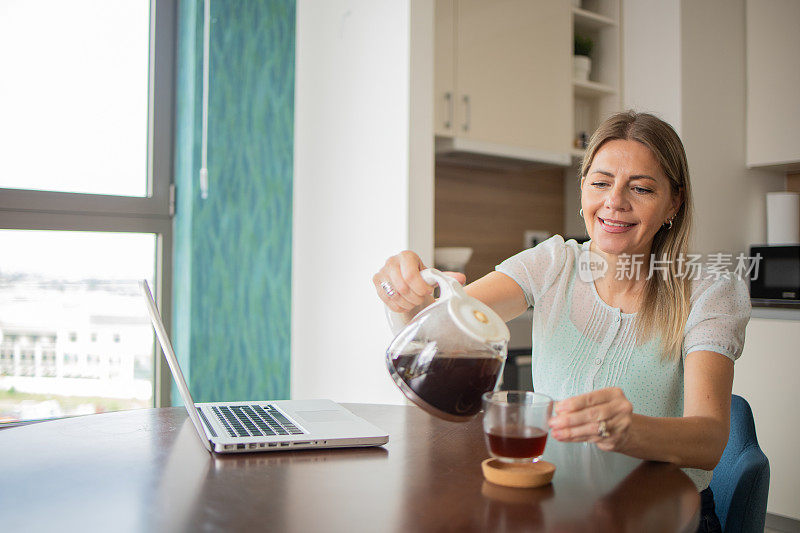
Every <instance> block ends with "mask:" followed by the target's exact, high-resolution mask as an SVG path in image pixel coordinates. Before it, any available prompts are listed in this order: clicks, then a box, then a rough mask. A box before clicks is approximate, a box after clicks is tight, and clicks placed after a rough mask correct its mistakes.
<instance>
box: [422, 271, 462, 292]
mask: <svg viewBox="0 0 800 533" xmlns="http://www.w3.org/2000/svg"><path fill="white" fill-rule="evenodd" d="M419 274H420V275H421V276H422V279H424V280H425V282H426V283H427V284H428V285H438V286H439V291H440V293H439V298H441V299H446V298H451V297H453V296H456V297H462V298H463V297H465V296H466V295H467V293H465V292H464V289H463V288H462V287H461V284H460V283H459V282H458V281H456V279H455V278H451V277H450V276H447V275H445V274H442V272H440V271H439V270H436V269H435V268H426V269H425V270H423V271H421V272H420V273H419Z"/></svg>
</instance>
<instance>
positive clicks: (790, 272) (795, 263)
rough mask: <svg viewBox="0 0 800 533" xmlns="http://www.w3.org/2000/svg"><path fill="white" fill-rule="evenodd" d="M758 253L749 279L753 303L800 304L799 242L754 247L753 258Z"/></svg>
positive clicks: (786, 305) (799, 305)
mask: <svg viewBox="0 0 800 533" xmlns="http://www.w3.org/2000/svg"><path fill="white" fill-rule="evenodd" d="M759 256H760V259H758V267H757V271H755V272H754V273H753V275H752V276H751V278H750V299H751V300H752V303H753V305H754V306H766V307H770V306H774V307H800V244H791V245H785V246H751V247H750V258H756V257H759Z"/></svg>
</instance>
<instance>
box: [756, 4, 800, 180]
mask: <svg viewBox="0 0 800 533" xmlns="http://www.w3.org/2000/svg"><path fill="white" fill-rule="evenodd" d="M745 20H746V31H747V166H748V168H753V167H767V168H769V167H773V168H776V169H778V170H800V143H798V142H797V135H798V132H800V97H798V94H800V92H799V89H800V59H799V58H798V57H799V56H798V54H797V51H798V50H800V32H798V31H797V23H798V21H800V2H797V0H771V1H770V2H768V3H767V4H766V5H765V3H764V2H762V1H760V0H759V1H754V0H748V1H747V5H746V19H745Z"/></svg>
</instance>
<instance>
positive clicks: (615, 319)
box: [614, 316, 622, 322]
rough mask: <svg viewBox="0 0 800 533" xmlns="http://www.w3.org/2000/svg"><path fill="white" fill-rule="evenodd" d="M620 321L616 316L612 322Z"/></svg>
mask: <svg viewBox="0 0 800 533" xmlns="http://www.w3.org/2000/svg"><path fill="white" fill-rule="evenodd" d="M620 320H622V319H621V318H620V317H618V316H615V317H614V322H619V321H620Z"/></svg>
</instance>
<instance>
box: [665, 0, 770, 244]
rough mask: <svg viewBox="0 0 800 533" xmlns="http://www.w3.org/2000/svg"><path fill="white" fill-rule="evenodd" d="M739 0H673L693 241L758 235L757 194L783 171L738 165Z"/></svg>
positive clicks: (762, 228) (741, 240) (741, 155)
mask: <svg viewBox="0 0 800 533" xmlns="http://www.w3.org/2000/svg"><path fill="white" fill-rule="evenodd" d="M745 45H746V43H745V5H744V0H705V1H703V2H696V1H693V0H683V2H682V3H681V47H682V50H681V63H682V73H683V75H682V84H681V85H682V87H681V88H682V110H681V112H682V119H681V121H682V124H683V128H682V130H683V131H682V136H683V141H684V145H685V146H686V154H687V157H688V159H689V171H690V173H691V176H692V185H693V189H694V197H695V207H696V214H697V216H696V218H695V222H696V226H695V228H696V231H695V238H694V247H693V248H694V249H695V250H696V251H697V252H699V253H703V254H707V253H713V252H732V253H738V252H745V251H746V250H747V247H748V246H749V245H750V244H753V243H763V242H765V241H766V205H765V199H764V198H765V196H764V195H765V194H766V193H767V192H768V191H776V190H782V189H783V185H784V177H783V174H781V173H778V172H770V171H764V170H747V169H746V168H745V164H746V162H745V152H746V150H745V142H746V141H745V135H746V122H745V120H746V117H745V111H746V99H745V92H746V81H747V79H746V72H745Z"/></svg>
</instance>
